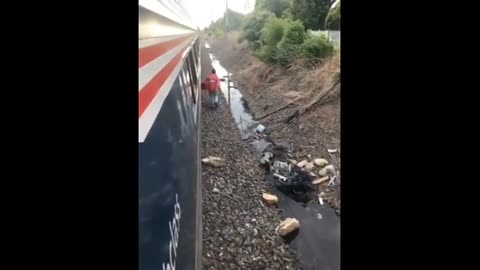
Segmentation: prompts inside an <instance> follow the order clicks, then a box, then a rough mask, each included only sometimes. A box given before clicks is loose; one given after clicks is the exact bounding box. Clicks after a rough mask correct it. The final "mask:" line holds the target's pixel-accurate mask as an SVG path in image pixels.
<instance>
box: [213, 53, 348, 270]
mask: <svg viewBox="0 0 480 270" xmlns="http://www.w3.org/2000/svg"><path fill="white" fill-rule="evenodd" d="M206 47H207V48H209V46H208V44H206ZM210 58H211V60H212V66H213V67H214V68H215V70H216V71H217V75H218V76H219V77H220V78H225V81H223V82H221V89H222V93H223V95H224V96H225V99H226V100H227V103H228V105H230V110H231V112H232V115H233V118H234V119H235V122H236V124H237V126H238V128H239V131H240V134H241V136H242V139H248V138H250V137H251V136H253V135H254V133H255V132H254V130H255V126H256V125H258V124H259V123H258V122H257V121H255V120H253V117H252V115H251V114H250V113H249V111H248V109H247V108H248V106H246V102H245V100H244V99H243V95H242V93H241V92H240V91H239V89H237V88H235V87H232V86H230V101H229V100H228V80H227V79H226V78H227V77H228V71H227V70H226V69H225V68H224V67H223V66H222V65H221V64H220V61H219V60H218V59H217V58H216V57H215V56H214V55H213V54H211V53H210ZM230 74H231V73H230ZM230 76H231V75H230ZM250 144H251V145H252V146H253V147H254V149H255V150H256V152H257V154H261V152H262V151H263V150H264V149H265V148H266V147H267V146H268V145H269V144H271V143H270V142H267V141H265V140H263V139H260V140H253V141H252V142H250ZM273 192H274V193H275V195H277V196H278V199H279V204H278V208H280V209H282V212H281V214H282V216H284V217H294V218H296V219H298V220H299V221H300V229H299V230H298V231H297V232H296V233H293V234H292V235H290V236H289V237H288V238H287V239H286V241H287V242H288V243H289V245H290V246H291V247H292V248H293V249H294V250H295V252H296V253H297V255H298V257H299V260H300V263H301V267H302V268H303V269H304V270H310V269H312V270H337V269H340V218H339V217H338V216H337V215H336V213H335V211H334V209H332V208H331V207H329V206H328V205H327V204H326V203H324V204H323V205H321V204H320V203H318V202H313V203H310V204H308V205H304V204H301V203H298V202H296V201H294V200H293V199H291V198H289V197H287V196H286V195H284V194H283V193H281V192H280V191H278V190H274V191H273Z"/></svg>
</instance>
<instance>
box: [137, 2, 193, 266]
mask: <svg viewBox="0 0 480 270" xmlns="http://www.w3.org/2000/svg"><path fill="white" fill-rule="evenodd" d="M200 53H201V50H200V41H199V33H198V31H196V30H195V27H194V26H193V25H192V23H191V22H190V21H189V16H188V14H187V12H185V9H184V8H183V7H182V6H181V4H180V3H178V1H175V0H170V1H169V0H139V64H138V67H139V86H138V95H139V111H138V121H139V133H138V147H139V149H138V151H139V153H138V154H139V164H138V165H139V239H138V240H139V269H140V270H153V269H155V270H161V269H163V270H164V269H200V268H201V245H202V226H201V223H202V222H201V217H202V209H201V206H202V203H201V201H202V197H201V190H202V189H201V163H200V161H201V158H200V143H201V142H200V113H201V110H200V107H201V106H200V103H201V102H200V101H201V90H200V83H201V78H200V76H201V73H200V72H201V65H200V61H201V58H200Z"/></svg>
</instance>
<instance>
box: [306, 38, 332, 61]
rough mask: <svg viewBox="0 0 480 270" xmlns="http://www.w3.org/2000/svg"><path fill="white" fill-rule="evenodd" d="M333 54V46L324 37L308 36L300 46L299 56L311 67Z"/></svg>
mask: <svg viewBox="0 0 480 270" xmlns="http://www.w3.org/2000/svg"><path fill="white" fill-rule="evenodd" d="M334 52H335V48H334V46H333V44H332V43H331V42H330V41H328V40H327V39H326V38H325V37H324V36H312V35H309V36H308V37H307V38H306V39H305V42H304V43H303V44H302V45H301V46H300V55H301V57H302V58H304V59H305V60H306V62H307V64H308V65H313V64H315V63H317V62H318V60H319V59H321V58H325V57H328V56H331V55H332V54H333V53H334Z"/></svg>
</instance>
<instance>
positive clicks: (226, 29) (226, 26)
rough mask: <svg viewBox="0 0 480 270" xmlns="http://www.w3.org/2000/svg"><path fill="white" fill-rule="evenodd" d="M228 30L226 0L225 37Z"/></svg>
mask: <svg viewBox="0 0 480 270" xmlns="http://www.w3.org/2000/svg"><path fill="white" fill-rule="evenodd" d="M227 31H228V0H226V8H225V38H226V36H227Z"/></svg>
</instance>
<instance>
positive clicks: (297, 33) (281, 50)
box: [276, 21, 305, 66]
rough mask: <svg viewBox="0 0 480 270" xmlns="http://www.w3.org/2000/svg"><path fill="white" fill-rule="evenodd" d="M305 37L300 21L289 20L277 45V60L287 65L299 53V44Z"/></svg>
mask: <svg viewBox="0 0 480 270" xmlns="http://www.w3.org/2000/svg"><path fill="white" fill-rule="evenodd" d="M304 39H305V28H304V26H303V24H302V22H301V21H289V23H288V24H287V26H286V28H285V31H284V34H283V37H282V40H280V42H279V43H278V45H277V48H278V50H277V57H276V59H277V62H278V63H279V64H280V65H282V66H288V65H289V64H290V63H291V62H292V61H293V59H294V58H295V57H297V56H298V54H299V49H300V45H302V43H303V41H304Z"/></svg>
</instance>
